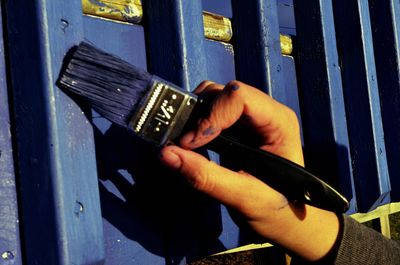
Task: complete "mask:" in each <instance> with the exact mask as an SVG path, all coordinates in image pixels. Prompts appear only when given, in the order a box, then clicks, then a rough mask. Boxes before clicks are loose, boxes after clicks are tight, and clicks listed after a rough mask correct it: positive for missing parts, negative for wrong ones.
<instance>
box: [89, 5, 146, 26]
mask: <svg viewBox="0 0 400 265" xmlns="http://www.w3.org/2000/svg"><path fill="white" fill-rule="evenodd" d="M82 11H83V13H84V14H87V15H93V16H98V17H103V18H108V19H112V20H118V21H124V22H130V23H139V22H140V21H141V19H142V17H143V9H142V3H141V1H140V0H82Z"/></svg>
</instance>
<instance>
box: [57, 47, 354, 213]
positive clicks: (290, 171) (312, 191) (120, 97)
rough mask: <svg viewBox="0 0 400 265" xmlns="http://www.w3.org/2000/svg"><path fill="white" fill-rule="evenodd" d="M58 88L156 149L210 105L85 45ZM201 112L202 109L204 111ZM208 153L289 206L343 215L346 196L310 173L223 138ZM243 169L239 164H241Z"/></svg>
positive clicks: (71, 60)
mask: <svg viewBox="0 0 400 265" xmlns="http://www.w3.org/2000/svg"><path fill="white" fill-rule="evenodd" d="M65 61H66V64H65V65H64V68H63V69H62V70H61V74H60V78H59V81H58V84H59V85H60V86H61V87H63V88H65V89H66V90H67V91H70V92H72V93H74V94H78V95H80V96H81V97H82V98H83V99H84V100H85V101H87V102H89V104H90V105H91V106H92V108H93V109H94V110H96V111H97V112H98V113H99V114H100V115H102V116H103V117H104V118H106V119H108V120H110V121H111V122H113V123H115V124H118V125H120V126H122V127H125V128H127V129H128V130H129V131H130V132H132V133H133V134H135V135H137V136H139V137H141V138H143V139H144V140H146V141H148V142H151V143H153V144H155V145H157V146H163V145H165V144H166V143H168V142H170V141H173V140H175V139H177V138H178V137H179V136H180V135H181V134H182V131H183V130H184V127H185V126H186V125H187V124H188V123H190V122H189V121H190V120H193V119H196V118H193V117H199V116H200V114H199V109H202V108H201V106H204V105H206V104H207V102H204V100H200V99H199V98H198V97H197V96H196V95H194V94H192V93H189V92H187V91H183V90H182V89H180V88H179V87H178V86H176V85H174V84H172V83H170V82H167V81H165V80H163V79H162V78H160V77H157V76H155V75H151V74H149V73H148V72H146V71H144V70H142V69H140V68H137V67H135V66H133V65H131V64H129V63H127V62H126V61H124V60H122V59H120V58H118V57H116V56H114V55H112V54H109V53H106V52H104V51H102V50H100V49H98V48H96V47H94V46H92V45H90V44H88V43H85V42H82V43H81V44H79V45H78V46H77V47H75V48H74V49H73V50H71V52H70V53H69V55H68V56H67V57H66V60H65ZM199 106H200V107H199ZM206 148H208V149H210V150H213V151H215V152H217V153H219V154H221V155H230V156H231V155H232V154H237V155H236V156H237V157H240V160H238V161H236V162H235V163H236V166H238V168H240V169H242V170H244V171H246V172H248V173H249V174H252V175H253V176H255V177H257V178H259V179H260V180H262V181H263V182H265V183H266V184H267V185H269V186H271V187H272V188H274V189H276V190H277V191H279V192H281V193H282V194H283V195H285V196H286V197H287V198H288V199H289V200H290V201H297V202H300V203H306V204H309V205H313V206H316V207H319V208H323V209H327V210H331V211H335V212H344V211H346V210H347V209H348V206H349V204H348V202H347V200H346V198H345V197H344V196H342V195H341V194H340V193H339V192H337V191H336V190H335V189H333V188H332V187H331V186H329V185H328V184H327V183H325V182H323V181H322V180H320V179H318V178H317V177H315V176H314V175H312V174H311V173H309V172H308V171H307V170H305V168H303V167H301V166H299V165H297V164H295V163H293V162H291V161H289V160H286V159H284V158H281V157H279V156H276V155H274V154H272V153H269V152H266V151H264V150H261V149H259V148H254V147H251V146H247V145H244V144H241V143H239V142H238V141H236V140H234V139H233V138H231V137H229V136H226V135H224V132H222V133H221V134H220V135H219V136H218V137H217V138H216V139H214V140H213V141H211V142H210V143H209V144H207V145H206ZM237 163H239V164H237Z"/></svg>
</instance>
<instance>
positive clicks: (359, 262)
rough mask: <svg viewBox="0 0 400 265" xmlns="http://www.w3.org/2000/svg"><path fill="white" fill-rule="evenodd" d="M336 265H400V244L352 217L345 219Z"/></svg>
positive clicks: (345, 217)
mask: <svg viewBox="0 0 400 265" xmlns="http://www.w3.org/2000/svg"><path fill="white" fill-rule="evenodd" d="M339 240H340V242H339V245H338V251H337V255H336V258H335V262H334V263H333V264H335V265H344V264H352V265H370V264H381V265H386V264H400V243H399V242H398V241H395V240H390V239H388V238H386V237H384V236H383V235H382V234H380V233H378V232H377V231H375V230H373V229H370V228H368V227H366V226H364V225H362V224H360V223H358V222H357V221H355V220H354V219H352V218H351V217H348V216H344V217H343V234H342V237H341V238H340V239H339Z"/></svg>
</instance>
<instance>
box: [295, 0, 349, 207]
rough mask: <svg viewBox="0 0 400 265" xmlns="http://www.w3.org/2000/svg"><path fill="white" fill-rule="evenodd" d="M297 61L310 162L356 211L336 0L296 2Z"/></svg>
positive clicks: (307, 153) (319, 174) (304, 134)
mask: <svg viewBox="0 0 400 265" xmlns="http://www.w3.org/2000/svg"><path fill="white" fill-rule="evenodd" d="M294 4H295V13H296V25H297V29H296V30H297V36H296V37H297V40H298V41H297V42H296V43H297V49H298V53H297V58H296V59H297V66H298V75H299V86H300V88H299V91H300V93H301V95H300V98H301V114H302V123H303V136H304V152H305V153H304V154H305V163H306V167H307V168H308V169H309V170H311V171H312V172H314V173H315V174H317V175H318V176H319V177H320V178H322V179H324V180H325V181H327V182H328V183H331V184H332V185H333V186H335V187H336V188H338V189H339V190H340V191H341V192H342V193H343V194H344V195H345V196H346V197H347V198H348V199H349V201H352V206H353V207H352V209H350V211H352V212H354V211H356V209H355V206H354V203H355V198H356V194H355V192H354V184H353V176H352V168H351V158H350V144H349V139H348V131H347V123H346V114H345V106H344V99H343V88H342V78H341V72H340V68H339V58H338V54H337V47H336V37H335V27H334V20H333V10H332V1H327V0H320V1H319V0H315V1H307V3H303V2H302V1H295V3H294Z"/></svg>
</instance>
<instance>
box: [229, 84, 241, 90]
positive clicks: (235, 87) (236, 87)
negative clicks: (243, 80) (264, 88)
mask: <svg viewBox="0 0 400 265" xmlns="http://www.w3.org/2000/svg"><path fill="white" fill-rule="evenodd" d="M239 88H240V87H239V86H237V85H234V86H230V89H231V90H232V91H236V90H238V89H239Z"/></svg>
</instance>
